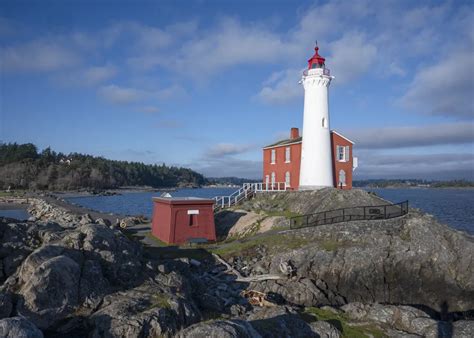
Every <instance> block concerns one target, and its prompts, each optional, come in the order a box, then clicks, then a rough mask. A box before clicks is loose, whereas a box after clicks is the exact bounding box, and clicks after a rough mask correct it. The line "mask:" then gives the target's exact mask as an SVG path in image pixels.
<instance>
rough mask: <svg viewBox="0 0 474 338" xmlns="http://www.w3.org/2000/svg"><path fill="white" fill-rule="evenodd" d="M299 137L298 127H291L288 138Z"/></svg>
mask: <svg viewBox="0 0 474 338" xmlns="http://www.w3.org/2000/svg"><path fill="white" fill-rule="evenodd" d="M298 137H300V131H299V129H298V128H291V133H290V139H291V140H294V139H297V138H298Z"/></svg>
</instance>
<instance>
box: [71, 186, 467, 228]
mask: <svg viewBox="0 0 474 338" xmlns="http://www.w3.org/2000/svg"><path fill="white" fill-rule="evenodd" d="M235 190H236V189H235V188H208V189H181V190H178V191H175V192H172V193H171V194H172V195H173V196H176V197H187V196H194V197H205V198H212V197H214V196H221V195H229V194H231V193H232V192H234V191H235ZM366 190H368V191H373V192H375V193H376V194H377V195H379V196H380V197H382V198H384V199H387V200H389V201H392V202H395V203H396V202H401V201H404V200H409V202H410V206H411V207H415V208H420V209H422V210H423V211H425V212H427V213H430V214H433V215H434V216H436V217H437V218H438V219H439V220H440V221H441V222H443V223H446V224H448V225H450V226H451V227H453V228H456V229H459V230H464V231H467V232H469V233H471V234H474V189H366ZM160 194H161V193H160V192H155V193H148V192H147V193H128V194H124V195H116V196H92V197H74V198H69V199H68V200H69V201H71V202H73V203H76V204H79V205H82V206H85V207H87V208H91V209H95V210H99V211H102V212H108V213H109V212H113V213H116V214H126V215H145V216H148V217H150V216H151V213H152V202H151V198H152V197H154V196H159V195H160Z"/></svg>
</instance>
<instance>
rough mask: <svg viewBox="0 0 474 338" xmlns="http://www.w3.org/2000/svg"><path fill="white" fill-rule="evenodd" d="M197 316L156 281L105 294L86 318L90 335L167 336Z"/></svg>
mask: <svg viewBox="0 0 474 338" xmlns="http://www.w3.org/2000/svg"><path fill="white" fill-rule="evenodd" d="M199 318H200V313H199V311H198V310H197V307H196V306H195V305H194V304H193V303H192V302H189V301H187V300H186V299H184V298H181V297H178V296H176V295H173V294H171V293H164V292H163V290H162V289H160V288H159V287H158V285H156V284H151V283H147V284H144V285H142V286H140V287H137V288H134V289H132V290H128V291H126V292H120V293H115V294H111V295H108V296H106V297H105V298H104V302H103V304H102V305H101V307H100V309H99V310H98V311H96V312H95V313H94V314H93V315H92V316H91V317H90V318H89V323H90V324H89V325H90V326H91V327H92V334H91V336H92V337H157V336H170V335H173V334H174V333H176V332H177V331H178V330H179V329H181V328H182V327H185V326H188V325H191V324H193V323H195V322H196V321H197V320H198V319H199Z"/></svg>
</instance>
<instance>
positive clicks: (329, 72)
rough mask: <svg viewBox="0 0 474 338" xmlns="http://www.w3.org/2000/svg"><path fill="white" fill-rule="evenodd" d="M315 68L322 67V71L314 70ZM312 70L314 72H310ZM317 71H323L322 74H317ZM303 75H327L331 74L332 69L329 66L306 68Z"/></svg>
mask: <svg viewBox="0 0 474 338" xmlns="http://www.w3.org/2000/svg"><path fill="white" fill-rule="evenodd" d="M315 69H322V71H321V72H315V71H314V70H315ZM311 70H313V71H312V72H310V71H311ZM317 73H321V74H317ZM303 75H304V76H308V75H327V76H331V71H330V70H329V68H326V67H324V68H311V69H305V70H304V71H303Z"/></svg>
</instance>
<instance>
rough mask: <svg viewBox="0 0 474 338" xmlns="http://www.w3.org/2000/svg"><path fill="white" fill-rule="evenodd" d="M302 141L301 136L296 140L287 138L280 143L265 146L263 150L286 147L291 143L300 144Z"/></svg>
mask: <svg viewBox="0 0 474 338" xmlns="http://www.w3.org/2000/svg"><path fill="white" fill-rule="evenodd" d="M302 140H303V138H302V137H301V136H300V137H297V138H293V139H291V138H288V139H286V140H281V141H278V142H276V143H273V144H270V145H268V146H265V147H263V149H266V148H274V147H281V146H286V145H289V144H293V143H301V141H302Z"/></svg>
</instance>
